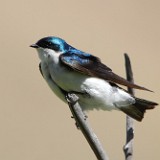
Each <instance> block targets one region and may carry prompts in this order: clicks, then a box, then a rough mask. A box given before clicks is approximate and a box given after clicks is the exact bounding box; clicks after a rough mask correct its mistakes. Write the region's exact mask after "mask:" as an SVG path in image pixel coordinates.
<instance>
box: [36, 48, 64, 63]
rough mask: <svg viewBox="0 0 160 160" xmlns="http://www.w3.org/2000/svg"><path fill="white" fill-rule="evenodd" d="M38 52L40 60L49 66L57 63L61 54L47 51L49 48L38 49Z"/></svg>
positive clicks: (50, 50)
mask: <svg viewBox="0 0 160 160" xmlns="http://www.w3.org/2000/svg"><path fill="white" fill-rule="evenodd" d="M37 51H38V56H39V58H40V60H41V61H42V62H45V63H47V64H48V63H49V62H50V61H52V62H54V63H57V61H58V59H59V56H60V54H61V53H59V52H55V51H54V50H52V49H47V48H46V49H43V48H38V49H37Z"/></svg>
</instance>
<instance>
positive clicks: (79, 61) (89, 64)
mask: <svg viewBox="0 0 160 160" xmlns="http://www.w3.org/2000/svg"><path fill="white" fill-rule="evenodd" d="M60 60H61V62H62V63H64V64H66V65H68V66H69V67H71V68H73V69H74V70H76V71H79V72H81V73H83V74H87V75H89V76H95V77H99V78H102V79H105V80H107V81H109V82H112V83H118V84H120V85H124V86H127V87H131V88H136V89H141V90H147V91H151V90H149V89H147V88H145V87H142V86H139V85H136V84H134V83H131V82H129V81H127V80H126V79H124V78H122V77H120V76H118V75H117V74H115V73H114V72H112V70H111V69H110V68H109V67H107V66H106V65H104V64H103V63H102V62H101V60H100V59H99V58H97V57H95V56H92V55H88V54H86V56H85V54H76V53H75V52H74V54H72V52H67V53H65V54H61V55H60Z"/></svg>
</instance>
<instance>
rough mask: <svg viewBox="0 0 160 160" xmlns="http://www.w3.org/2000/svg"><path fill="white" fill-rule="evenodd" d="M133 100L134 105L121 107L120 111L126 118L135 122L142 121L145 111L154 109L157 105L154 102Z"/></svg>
mask: <svg viewBox="0 0 160 160" xmlns="http://www.w3.org/2000/svg"><path fill="white" fill-rule="evenodd" d="M135 100H136V103H135V104H133V105H131V106H129V107H121V108H120V109H121V110H122V111H123V112H124V113H126V114H127V115H128V116H130V117H132V118H134V119H136V120H137V121H142V119H143V117H144V113H145V112H146V110H149V109H154V108H155V106H156V105H158V104H157V103H155V102H151V101H148V100H144V99H140V98H135Z"/></svg>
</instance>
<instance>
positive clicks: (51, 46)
mask: <svg viewBox="0 0 160 160" xmlns="http://www.w3.org/2000/svg"><path fill="white" fill-rule="evenodd" d="M30 47H32V48H35V49H37V51H38V53H39V57H40V59H44V57H46V56H48V55H51V54H57V55H59V54H63V53H65V52H67V51H68V50H69V48H70V47H71V46H70V45H69V44H67V43H66V42H65V41H64V40H63V39H61V38H58V37H51V36H50V37H44V38H42V39H40V40H39V41H37V42H36V43H35V44H32V45H31V46H30Z"/></svg>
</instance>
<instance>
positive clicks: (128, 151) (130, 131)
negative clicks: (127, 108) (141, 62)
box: [123, 53, 134, 160]
mask: <svg viewBox="0 0 160 160" xmlns="http://www.w3.org/2000/svg"><path fill="white" fill-rule="evenodd" d="M124 56H125V68H126V76H127V80H128V81H130V82H134V79H133V72H132V67H131V62H130V59H129V56H128V55H127V54H126V53H125V54H124ZM128 92H129V93H130V94H132V95H134V89H133V88H128ZM133 139H134V125H133V119H132V118H131V117H129V116H126V144H125V145H124V147H123V151H124V154H125V159H126V160H132V159H133Z"/></svg>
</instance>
